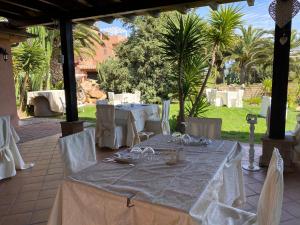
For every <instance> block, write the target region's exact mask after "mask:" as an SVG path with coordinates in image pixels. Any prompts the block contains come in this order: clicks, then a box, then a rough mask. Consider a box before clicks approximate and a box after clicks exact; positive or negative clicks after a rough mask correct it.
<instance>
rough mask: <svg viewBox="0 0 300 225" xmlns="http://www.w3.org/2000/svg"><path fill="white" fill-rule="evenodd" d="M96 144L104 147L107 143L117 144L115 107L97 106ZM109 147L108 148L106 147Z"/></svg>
mask: <svg viewBox="0 0 300 225" xmlns="http://www.w3.org/2000/svg"><path fill="white" fill-rule="evenodd" d="M96 108H97V112H96V120H97V122H96V142H97V144H98V146H101V147H103V144H104V143H106V142H107V141H108V142H109V143H111V145H113V144H114V143H115V129H116V124H115V106H114V105H109V104H107V105H96ZM104 139H107V140H104ZM105 147H108V146H105Z"/></svg>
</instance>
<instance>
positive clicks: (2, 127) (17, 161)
mask: <svg viewBox="0 0 300 225" xmlns="http://www.w3.org/2000/svg"><path fill="white" fill-rule="evenodd" d="M19 140H20V138H19V136H18V134H17V132H16V131H15V129H14V128H13V127H11V126H10V117H9V116H1V117H0V180H1V179H4V178H7V177H12V176H15V175H16V169H19V170H24V169H28V168H31V167H33V166H34V163H28V164H26V163H25V162H24V160H23V158H22V156H21V154H20V152H19V149H18V146H17V142H18V141H19Z"/></svg>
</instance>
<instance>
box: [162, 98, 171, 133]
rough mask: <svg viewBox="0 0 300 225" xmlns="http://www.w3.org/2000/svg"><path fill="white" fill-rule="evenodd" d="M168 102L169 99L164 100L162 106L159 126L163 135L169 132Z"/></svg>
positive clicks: (169, 102)
mask: <svg viewBox="0 0 300 225" xmlns="http://www.w3.org/2000/svg"><path fill="white" fill-rule="evenodd" d="M170 104H171V101H170V100H164V102H163V107H162V116H161V118H162V119H161V121H162V123H161V126H162V133H163V134H164V135H168V134H170V133H171V131H170V124H169V115H170Z"/></svg>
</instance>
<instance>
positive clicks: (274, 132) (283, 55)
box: [269, 22, 292, 139]
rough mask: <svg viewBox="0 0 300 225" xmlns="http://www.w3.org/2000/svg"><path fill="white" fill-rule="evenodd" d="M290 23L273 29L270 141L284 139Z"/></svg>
mask: <svg viewBox="0 0 300 225" xmlns="http://www.w3.org/2000/svg"><path fill="white" fill-rule="evenodd" d="M291 27H292V22H289V23H288V24H286V25H285V26H284V27H283V28H279V27H278V26H277V25H276V27H275V42H274V60H273V81H272V103H271V118H270V134H269V137H270V138H271V139H284V137H285V122H286V121H285V119H286V103H287V92H288V77H289V57H290V41H291Z"/></svg>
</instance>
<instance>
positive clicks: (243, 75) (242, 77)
mask: <svg viewBox="0 0 300 225" xmlns="http://www.w3.org/2000/svg"><path fill="white" fill-rule="evenodd" d="M245 81H246V68H245V66H244V65H241V71H240V84H244V83H245Z"/></svg>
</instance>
